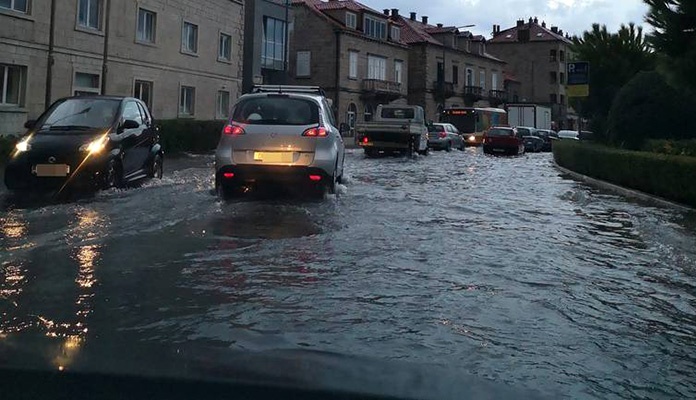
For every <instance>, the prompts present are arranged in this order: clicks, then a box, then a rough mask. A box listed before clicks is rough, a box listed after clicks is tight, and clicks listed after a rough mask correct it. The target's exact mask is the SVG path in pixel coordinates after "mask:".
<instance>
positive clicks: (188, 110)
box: [179, 86, 196, 115]
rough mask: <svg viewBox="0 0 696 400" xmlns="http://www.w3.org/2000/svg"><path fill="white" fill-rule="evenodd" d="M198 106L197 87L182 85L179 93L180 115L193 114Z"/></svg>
mask: <svg viewBox="0 0 696 400" xmlns="http://www.w3.org/2000/svg"><path fill="white" fill-rule="evenodd" d="M195 107H196V88H194V87H191V86H182V87H181V91H180V94H179V115H193V113H194V112H195Z"/></svg>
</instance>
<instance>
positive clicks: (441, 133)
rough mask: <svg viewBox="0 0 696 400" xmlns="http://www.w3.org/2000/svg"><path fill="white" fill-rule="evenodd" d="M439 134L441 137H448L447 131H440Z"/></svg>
mask: <svg viewBox="0 0 696 400" xmlns="http://www.w3.org/2000/svg"><path fill="white" fill-rule="evenodd" d="M438 136H439V137H440V138H441V139H444V138H446V137H447V133H446V132H440V133H439V134H438Z"/></svg>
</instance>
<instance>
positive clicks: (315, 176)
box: [309, 175, 321, 182]
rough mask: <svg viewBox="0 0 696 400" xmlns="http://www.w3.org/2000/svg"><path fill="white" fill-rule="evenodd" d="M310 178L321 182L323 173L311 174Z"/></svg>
mask: <svg viewBox="0 0 696 400" xmlns="http://www.w3.org/2000/svg"><path fill="white" fill-rule="evenodd" d="M309 180H310V181H314V182H319V181H320V180H321V175H310V176H309Z"/></svg>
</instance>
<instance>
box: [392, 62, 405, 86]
mask: <svg viewBox="0 0 696 400" xmlns="http://www.w3.org/2000/svg"><path fill="white" fill-rule="evenodd" d="M403 74H404V62H403V61H400V60H396V61H394V80H395V81H396V83H403V82H402V79H403Z"/></svg>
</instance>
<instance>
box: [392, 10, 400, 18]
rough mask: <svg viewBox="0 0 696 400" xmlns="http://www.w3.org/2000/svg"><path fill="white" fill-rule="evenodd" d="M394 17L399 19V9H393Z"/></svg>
mask: <svg viewBox="0 0 696 400" xmlns="http://www.w3.org/2000/svg"><path fill="white" fill-rule="evenodd" d="M392 17H394V18H398V17H399V9H398V8H392Z"/></svg>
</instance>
